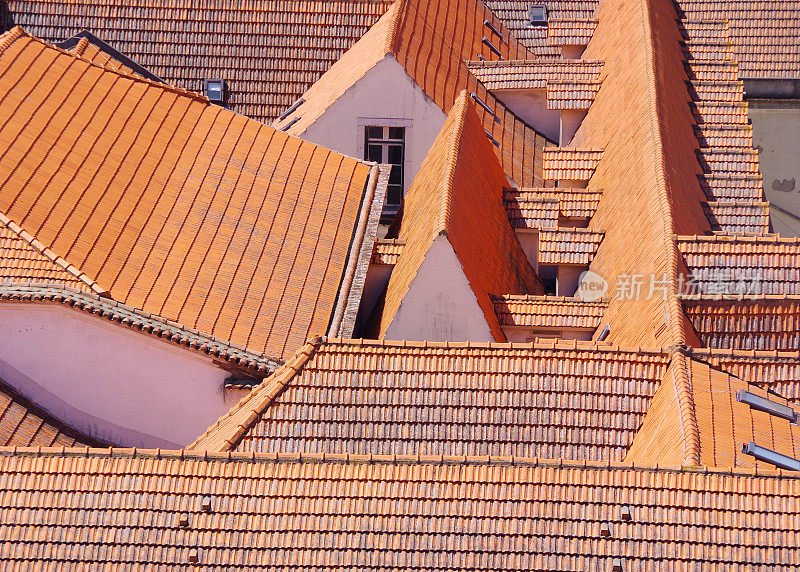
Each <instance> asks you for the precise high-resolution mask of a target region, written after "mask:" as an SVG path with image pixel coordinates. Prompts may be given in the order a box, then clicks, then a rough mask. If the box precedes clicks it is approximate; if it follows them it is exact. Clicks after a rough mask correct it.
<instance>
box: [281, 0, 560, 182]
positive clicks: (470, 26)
mask: <svg viewBox="0 0 800 572" xmlns="http://www.w3.org/2000/svg"><path fill="white" fill-rule="evenodd" d="M484 22H489V23H490V24H491V25H492V26H493V27H494V28H495V29H496V30H498V31H499V32H500V36H501V37H502V42H501V41H500V40H499V39H496V43H497V45H495V46H494V47H495V48H496V49H497V50H498V51H499V52H500V55H499V56H498V55H497V54H495V53H494V52H493V51H492V50H491V48H489V47H488V46H487V44H486V43H484V42H483V39H484V38H485V37H487V34H488V35H489V36H492V37H493V38H496V36H494V35H493V32H492V31H491V29H490V28H489V27H488V26H486V25H485V24H484ZM434 31H435V33H434ZM487 40H488V37H487ZM490 42H491V40H490ZM493 45H494V44H493ZM387 54H390V55H391V56H392V57H394V58H395V59H396V60H397V61H398V62H399V63H400V65H401V66H403V68H404V69H405V70H406V72H407V73H408V75H409V76H410V77H411V78H412V79H413V80H414V81H415V82H416V84H417V85H418V86H420V88H422V90H423V91H424V92H425V94H426V95H427V96H428V97H430V98H431V99H432V100H433V101H434V103H436V105H437V106H439V108H441V109H442V110H443V111H444V112H445V113H448V114H449V113H450V111H451V109H452V107H453V105H454V104H455V102H456V98H457V97H458V95H459V93H460V92H461V91H462V90H467V91H468V92H470V93H475V95H476V96H477V97H478V98H480V100H481V101H482V102H483V103H484V105H485V106H486V108H484V107H483V106H481V107H480V108H479V109H477V113H478V116H479V117H480V119H481V121H482V122H483V126H484V128H485V129H486V131H488V133H489V134H491V136H492V138H493V139H494V140H495V141H496V142H497V151H496V153H497V155H498V156H499V157H500V161H501V163H502V165H503V169H504V170H505V172H506V173H507V175H508V176H509V177H510V178H511V179H512V180H513V181H515V182H516V183H517V184H519V185H539V184H541V183H542V179H541V152H542V149H543V148H544V146H545V145H546V144H548V141H547V139H546V138H545V137H544V136H543V135H541V134H539V133H537V132H536V131H535V130H534V129H532V128H531V127H530V126H528V125H527V124H525V122H524V121H522V120H521V119H519V118H518V117H517V116H516V115H514V114H513V113H512V112H511V111H510V110H509V109H508V108H506V107H505V106H504V105H503V104H502V103H501V102H500V101H499V100H497V99H496V98H495V97H494V95H492V94H491V93H490V92H489V91H488V90H487V89H486V88H485V87H484V86H482V85H481V84H480V83H479V82H478V81H477V80H476V79H475V77H474V76H473V75H472V74H471V73H470V72H469V70H468V69H467V67H466V65H465V64H464V62H465V61H466V60H471V59H474V58H476V57H477V55H478V54H480V55H481V56H482V57H484V58H486V59H488V60H493V59H498V58H503V59H506V60H508V59H528V58H529V57H531V54H530V53H529V52H528V51H527V50H526V49H525V48H524V47H523V46H522V45H521V44H520V43H518V42H517V41H516V40H515V39H514V38H513V37H512V36H511V35H509V33H508V31H507V30H506V29H505V28H504V27H503V25H502V23H501V22H500V20H499V19H498V18H497V17H496V16H495V15H494V14H492V13H491V12H490V11H489V10H488V9H487V8H486V6H485V5H484V4H483V2H481V1H480V0H465V1H464V2H463V3H462V4H460V5H459V7H458V9H457V10H455V9H453V6H452V1H451V0H398V1H397V2H395V4H394V5H393V6H392V8H390V9H389V10H388V11H387V13H386V14H385V15H384V16H383V17H382V18H381V19H380V20H379V21H378V23H377V24H376V25H375V26H373V27H372V29H371V30H370V31H369V32H368V33H367V34H365V35H364V37H363V38H362V39H361V40H360V41H359V42H357V43H356V44H355V45H354V46H353V48H352V49H351V50H349V51H348V52H347V53H346V54H345V55H344V56H343V57H342V58H341V59H340V60H339V61H338V62H337V63H336V64H335V65H334V66H333V67H332V68H331V69H330V71H329V72H328V73H326V74H325V75H323V76H322V78H320V80H319V81H317V82H316V83H315V84H314V85H313V86H312V87H311V88H310V89H309V90H308V91H307V92H306V93H304V94H303V100H304V103H303V104H302V105H300V106H299V107H298V108H297V109H296V110H295V111H294V112H293V113H292V114H291V115H288V116H286V117H285V118H284V119H283V120H282V122H278V123H277V124H276V125H278V126H279V127H281V128H285V129H287V132H288V133H292V134H295V135H302V134H303V133H304V132H305V130H306V129H307V128H308V126H309V125H311V124H312V123H314V121H316V119H317V118H319V117H320V115H321V114H322V113H323V112H324V111H325V110H326V109H327V108H328V107H329V106H330V105H331V104H332V103H333V102H334V101H336V100H337V99H338V98H339V97H341V96H342V95H343V94H344V93H345V92H346V91H347V89H348V88H350V87H351V86H352V85H353V83H354V82H355V81H357V80H358V79H359V78H361V77H362V76H363V75H364V73H366V72H367V71H368V70H369V69H371V68H372V67H373V66H374V65H375V64H376V63H377V62H378V61H379V60H381V59H382V58H383V57H384V56H386V55H387ZM295 119H296V120H297V121H295Z"/></svg>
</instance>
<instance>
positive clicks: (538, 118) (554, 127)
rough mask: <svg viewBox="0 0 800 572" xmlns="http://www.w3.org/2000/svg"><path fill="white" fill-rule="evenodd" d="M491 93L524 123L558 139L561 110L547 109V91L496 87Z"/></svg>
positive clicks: (549, 137) (548, 136) (555, 139)
mask: <svg viewBox="0 0 800 572" xmlns="http://www.w3.org/2000/svg"><path fill="white" fill-rule="evenodd" d="M492 93H494V94H495V96H496V97H497V98H498V99H499V100H500V101H502V102H503V104H504V105H505V106H506V107H508V108H509V109H510V110H511V111H513V112H514V113H515V114H516V115H517V116H518V117H519V118H520V119H522V120H523V121H524V122H525V123H527V124H528V125H530V126H531V127H533V128H534V129H536V130H537V131H538V132H539V133H541V134H542V135H544V136H546V137H547V138H548V139H550V140H551V141H558V138H559V134H560V132H561V112H560V111H559V110H557V109H547V93H546V90H545V89H544V88H542V89H497V90H494V91H493V92H492Z"/></svg>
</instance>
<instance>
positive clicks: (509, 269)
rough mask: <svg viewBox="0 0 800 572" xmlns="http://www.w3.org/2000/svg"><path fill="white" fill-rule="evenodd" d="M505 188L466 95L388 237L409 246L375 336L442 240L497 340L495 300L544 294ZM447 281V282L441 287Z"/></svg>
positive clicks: (400, 260)
mask: <svg viewBox="0 0 800 572" xmlns="http://www.w3.org/2000/svg"><path fill="white" fill-rule="evenodd" d="M506 183H507V179H506V177H505V174H504V173H503V169H502V167H501V166H500V163H499V162H498V160H497V158H496V156H495V155H494V153H493V151H492V146H491V144H490V143H489V141H488V140H487V138H486V137H485V136H484V134H483V126H482V125H481V122H480V120H479V119H478V116H477V114H476V113H475V108H474V105H473V103H472V102H471V100H470V98H469V96H468V95H467V93H466V92H465V91H462V92H461V95H460V96H459V97H458V99H457V100H456V103H455V105H453V108H452V109H451V110H450V114H449V115H448V117H447V120H446V121H445V124H444V126H443V127H442V130H441V132H440V133H439V135H438V136H437V138H436V140H435V141H434V143H433V145H432V147H431V149H430V151H429V152H428V156H427V157H426V158H425V161H424V162H423V164H422V167H421V168H420V171H419V173H418V174H417V176H416V177H415V179H414V182H413V183H412V185H411V187H410V188H409V189H408V192H407V193H406V196H405V199H404V201H403V206H402V215H400V216H401V218H400V219H399V220H397V221H396V222H395V225H394V229H393V230H391V231H390V232H392V234H396V236H397V238H398V239H400V240H401V241H404V242H405V246H404V247H403V250H402V253H401V254H400V256H399V258H398V260H397V263H396V264H395V267H394V270H393V272H392V275H391V278H390V279H389V283H388V286H387V288H386V294H385V299H384V300H383V303H382V306H379V308H378V311H379V312H380V314H379V316H378V317H377V319H376V323H377V331H376V332H375V333H377V334H378V337H381V338H383V337H384V336H386V335H387V331H388V330H389V326H390V325H391V324H392V322H393V320H394V319H395V316H396V314H397V313H398V311H400V309H401V307H402V305H403V301H404V298H405V297H406V295H407V294H408V292H409V289H410V288H412V286H413V284H414V280H415V278H417V276H418V275H419V273H420V268H421V267H422V266H423V265H424V264H425V263H426V260H428V257H429V253H430V251H431V247H432V246H433V244H434V241H435V240H436V239H437V238H439V237H442V238H443V239H444V240H446V241H447V243H448V244H449V245H450V247H452V250H453V251H454V253H455V256H456V258H457V259H458V263H459V265H460V270H461V271H462V272H463V275H464V277H465V278H466V280H467V282H468V283H469V287H470V289H471V291H472V294H473V295H474V297H475V300H476V302H477V304H478V306H479V307H480V310H481V311H482V313H483V315H484V317H485V319H486V322H487V324H488V325H489V328H490V330H491V334H492V336H493V338H494V339H495V340H498V341H503V340H504V339H505V337H504V335H503V332H502V329H501V328H500V323H499V322H498V320H497V316H496V315H495V312H494V304H493V302H492V299H491V295H492V294H501V293H502V294H543V293H544V288H543V287H542V284H541V281H540V280H539V279H538V277H537V276H536V274H535V273H534V271H533V269H532V268H531V266H530V263H529V262H528V259H527V258H526V256H525V253H524V252H523V251H522V247H521V246H520V244H519V241H518V240H517V237H516V235H515V234H514V230H513V229H512V228H511V225H510V224H509V222H508V216H507V214H506V211H505V208H504V207H503V189H504V187H505V186H506ZM428 263H429V264H431V262H428ZM434 264H435V263H434ZM446 278H447V277H446V276H445V275H443V276H442V284H445V283H446Z"/></svg>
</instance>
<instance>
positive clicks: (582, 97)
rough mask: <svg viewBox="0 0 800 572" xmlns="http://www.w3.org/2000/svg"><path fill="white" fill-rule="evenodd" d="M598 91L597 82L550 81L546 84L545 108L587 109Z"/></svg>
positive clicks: (598, 84) (598, 85)
mask: <svg viewBox="0 0 800 572" xmlns="http://www.w3.org/2000/svg"><path fill="white" fill-rule="evenodd" d="M598 91H600V83H599V82H581V81H551V82H548V84H547V108H548V109H589V106H591V105H592V103H593V102H594V98H595V96H596V95H597V92H598Z"/></svg>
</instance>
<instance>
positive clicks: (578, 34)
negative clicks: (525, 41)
mask: <svg viewBox="0 0 800 572" xmlns="http://www.w3.org/2000/svg"><path fill="white" fill-rule="evenodd" d="M595 28H597V20H596V19H595V18H580V19H579V18H571V19H564V18H549V19H548V21H547V41H548V42H549V43H550V45H551V46H558V47H560V46H585V45H587V44H588V43H589V40H591V39H592V34H594V31H595Z"/></svg>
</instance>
